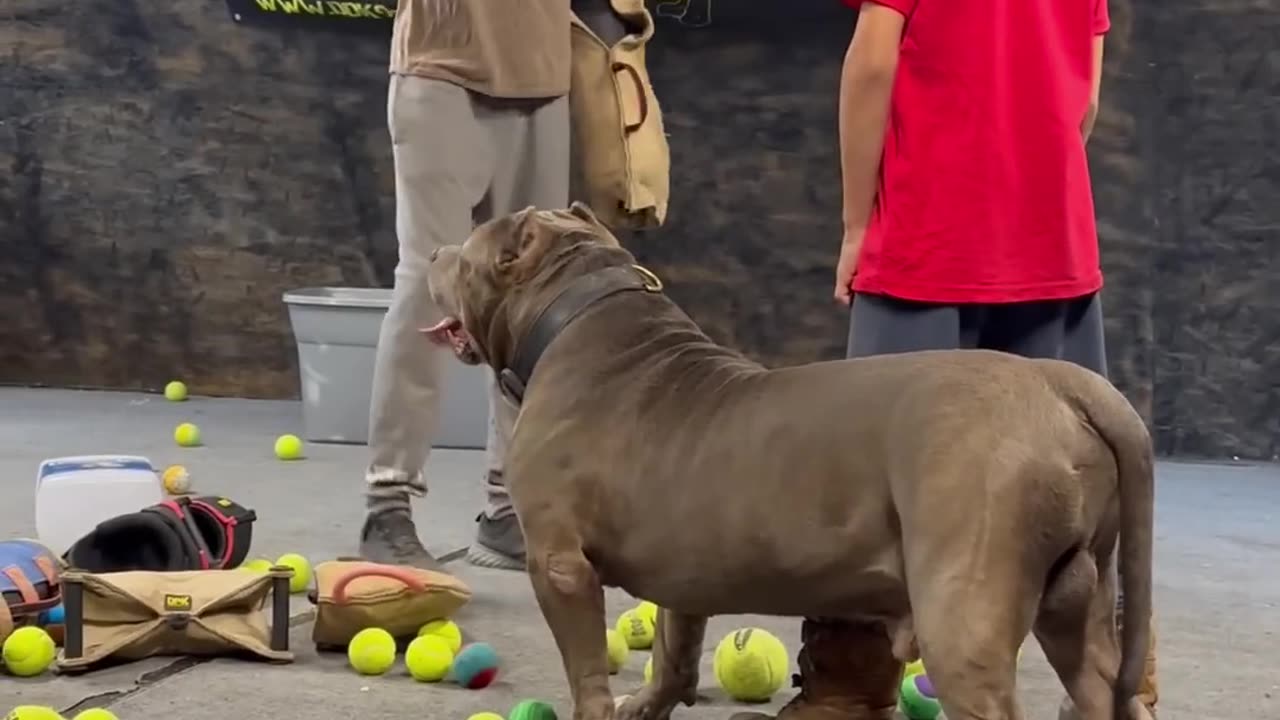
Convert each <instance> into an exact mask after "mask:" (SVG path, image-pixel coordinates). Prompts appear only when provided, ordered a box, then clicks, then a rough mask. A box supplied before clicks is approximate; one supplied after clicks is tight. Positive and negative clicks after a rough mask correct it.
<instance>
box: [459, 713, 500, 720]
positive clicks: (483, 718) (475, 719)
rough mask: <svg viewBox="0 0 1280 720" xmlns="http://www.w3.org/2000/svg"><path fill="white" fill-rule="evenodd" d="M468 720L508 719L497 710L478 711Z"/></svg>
mask: <svg viewBox="0 0 1280 720" xmlns="http://www.w3.org/2000/svg"><path fill="white" fill-rule="evenodd" d="M467 720H507V719H506V718H504V717H502V716H501V715H499V714H498V713H496V712H478V713H476V714H474V715H472V716H470V717H468V718H467Z"/></svg>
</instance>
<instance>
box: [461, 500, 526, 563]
mask: <svg viewBox="0 0 1280 720" xmlns="http://www.w3.org/2000/svg"><path fill="white" fill-rule="evenodd" d="M476 521H477V522H478V523H479V526H478V527H477V528H476V540H475V542H473V543H471V547H470V548H469V549H468V550H467V562H469V563H471V564H472V565H475V566H476V567H485V568H497V569H499V570H524V569H525V562H524V560H525V555H524V535H523V534H522V533H521V532H520V522H519V521H518V520H516V516H515V515H507V516H505V517H501V518H498V519H496V520H494V519H492V518H489V517H487V516H485V515H484V514H483V513H481V514H480V516H479V517H478V518H476Z"/></svg>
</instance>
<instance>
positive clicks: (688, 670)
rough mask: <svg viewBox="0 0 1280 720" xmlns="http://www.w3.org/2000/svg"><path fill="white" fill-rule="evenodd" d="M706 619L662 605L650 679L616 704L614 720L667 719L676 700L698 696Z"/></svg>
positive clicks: (688, 702) (687, 700) (691, 701)
mask: <svg viewBox="0 0 1280 720" xmlns="http://www.w3.org/2000/svg"><path fill="white" fill-rule="evenodd" d="M706 631H707V619H706V618H705V617H702V616H699V615H685V614H683V613H678V612H675V611H673V610H667V609H665V608H663V609H662V610H661V611H660V612H659V613H658V628H657V632H656V633H655V637H654V642H653V681H652V682H650V683H649V684H647V685H645V686H644V687H643V688H641V689H640V690H639V691H638V692H637V693H636V694H635V695H633V696H631V697H629V698H626V699H625V701H623V702H622V704H621V705H620V706H619V708H618V712H617V716H616V717H617V720H667V718H669V717H670V716H671V711H672V710H674V709H675V707H676V705H677V704H679V703H684V704H685V705H693V704H694V703H695V702H697V700H698V660H699V658H700V657H701V656H702V640H703V637H704V636H705V635H706Z"/></svg>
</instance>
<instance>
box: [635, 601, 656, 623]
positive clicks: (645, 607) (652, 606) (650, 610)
mask: <svg viewBox="0 0 1280 720" xmlns="http://www.w3.org/2000/svg"><path fill="white" fill-rule="evenodd" d="M635 610H636V614H637V615H639V616H640V617H643V618H647V619H648V620H649V622H651V623H653V626H654V627H657V626H658V606H657V604H656V603H652V602H649V601H648V600H645V601H643V602H641V603H640V604H639V605H637V606H636V607H635Z"/></svg>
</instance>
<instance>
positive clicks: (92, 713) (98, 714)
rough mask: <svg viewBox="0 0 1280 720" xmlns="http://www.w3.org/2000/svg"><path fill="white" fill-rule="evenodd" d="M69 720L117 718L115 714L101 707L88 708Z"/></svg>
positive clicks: (111, 719) (109, 719)
mask: <svg viewBox="0 0 1280 720" xmlns="http://www.w3.org/2000/svg"><path fill="white" fill-rule="evenodd" d="M71 720H119V718H117V717H116V714H115V713H113V712H111V711H110V710H104V709H102V708H89V709H88V710H84V711H82V712H80V714H78V715H76V716H75V717H74V718H72V719H71Z"/></svg>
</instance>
